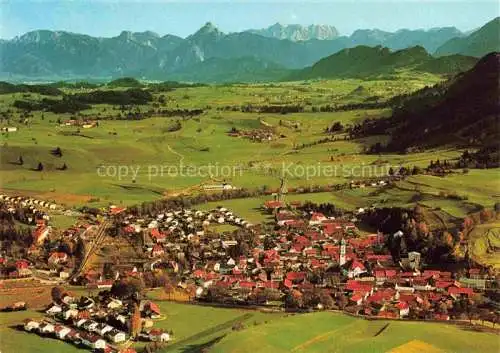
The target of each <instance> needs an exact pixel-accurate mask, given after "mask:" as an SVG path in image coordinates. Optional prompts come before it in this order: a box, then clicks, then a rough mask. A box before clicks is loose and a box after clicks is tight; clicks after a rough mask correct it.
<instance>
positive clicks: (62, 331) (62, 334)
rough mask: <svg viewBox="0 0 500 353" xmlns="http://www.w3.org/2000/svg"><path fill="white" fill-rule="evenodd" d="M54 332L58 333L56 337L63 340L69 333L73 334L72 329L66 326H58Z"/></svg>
mask: <svg viewBox="0 0 500 353" xmlns="http://www.w3.org/2000/svg"><path fill="white" fill-rule="evenodd" d="M54 332H55V333H56V337H57V338H59V339H61V340H62V339H64V337H66V335H67V334H68V333H70V332H71V329H70V328H69V327H66V326H62V325H56V327H55V328H54Z"/></svg>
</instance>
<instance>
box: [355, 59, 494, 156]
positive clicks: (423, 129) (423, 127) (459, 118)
mask: <svg viewBox="0 0 500 353" xmlns="http://www.w3.org/2000/svg"><path fill="white" fill-rule="evenodd" d="M499 62H500V54H498V53H492V54H489V55H487V56H485V57H484V58H482V59H481V60H480V61H479V62H478V63H477V64H476V65H475V66H474V68H472V69H471V70H469V71H467V72H464V73H463V74H461V75H458V76H457V77H455V78H453V79H450V80H448V81H447V82H445V83H443V84H440V85H437V86H435V87H431V88H425V89H422V90H420V91H417V92H416V93H414V94H412V95H410V96H405V97H396V98H395V99H393V104H394V108H393V115H392V117H390V118H388V119H380V120H378V121H376V122H375V123H369V122H364V123H363V124H361V125H360V126H358V127H356V129H355V130H357V131H362V133H361V134H362V135H371V134H379V133H387V134H390V135H391V140H390V142H389V144H388V145H387V149H388V150H391V151H403V150H406V149H408V148H414V147H417V148H422V147H432V146H442V145H445V144H459V145H464V146H477V147H483V146H488V145H491V144H495V143H498V139H499V138H500V135H499V129H498V126H499V117H500V106H499V101H498V96H499V94H500V91H499V85H498V82H499V71H498V67H499Z"/></svg>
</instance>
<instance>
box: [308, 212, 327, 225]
mask: <svg viewBox="0 0 500 353" xmlns="http://www.w3.org/2000/svg"><path fill="white" fill-rule="evenodd" d="M326 220H327V218H326V217H325V215H324V214H323V213H321V212H314V213H313V214H312V215H311V219H310V220H309V224H311V225H313V224H321V222H323V221H326Z"/></svg>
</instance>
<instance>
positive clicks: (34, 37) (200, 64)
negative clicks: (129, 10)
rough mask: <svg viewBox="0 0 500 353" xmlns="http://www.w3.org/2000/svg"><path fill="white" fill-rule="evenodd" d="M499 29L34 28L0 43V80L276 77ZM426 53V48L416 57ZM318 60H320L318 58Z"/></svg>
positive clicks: (485, 42) (456, 42)
mask: <svg viewBox="0 0 500 353" xmlns="http://www.w3.org/2000/svg"><path fill="white" fill-rule="evenodd" d="M498 27H499V21H498V19H495V20H493V21H491V22H489V23H488V24H487V25H485V26H484V27H482V28H481V29H479V30H477V31H474V32H472V33H471V34H469V35H468V36H466V35H465V34H463V33H461V32H460V31H458V30H457V29H456V28H453V27H446V28H436V29H430V30H427V31H424V30H407V29H404V30H399V31H397V32H394V33H391V32H384V31H380V30H358V31H355V32H354V33H353V34H352V35H351V36H338V32H337V31H336V30H335V28H334V27H331V26H308V27H302V26H299V25H288V26H283V25H279V24H276V25H273V26H271V27H269V28H267V29H263V30H249V31H243V32H239V33H223V32H222V31H220V30H219V29H218V28H217V27H216V26H214V25H213V24H212V23H210V22H209V23H206V24H205V25H204V26H203V27H201V28H200V29H199V30H198V31H196V32H195V33H193V34H192V35H190V36H188V37H186V38H181V37H178V36H174V35H164V36H160V35H158V34H156V33H154V32H150V31H146V32H128V31H123V32H122V33H120V35H118V36H116V37H111V38H101V37H92V36H88V35H84V34H76V33H69V32H64V31H48V30H38V31H32V32H28V33H26V34H24V35H22V36H19V37H16V38H14V39H12V40H1V41H0V53H1V55H0V78H1V79H4V80H9V81H15V80H34V79H35V80H44V79H45V80H61V79H63V80H68V79H87V78H101V79H110V78H115V77H123V76H133V77H136V78H144V79H158V80H189V81H198V82H227V81H260V80H278V79H282V78H285V77H288V76H290V72H287V71H288V70H300V69H304V68H306V67H311V66H314V65H315V63H316V62H317V61H319V60H321V59H322V58H325V57H328V56H331V55H332V54H334V53H338V52H340V51H342V50H344V49H346V48H353V47H356V46H369V47H377V46H381V47H386V48H388V49H391V50H395V51H396V53H397V52H398V51H400V50H401V49H405V48H412V47H416V46H418V47H421V48H423V49H425V50H426V51H427V52H429V53H433V52H434V51H435V50H437V52H438V53H439V54H440V55H442V56H445V55H448V54H465V55H472V56H476V57H479V56H482V55H484V54H486V53H488V52H491V51H493V50H496V48H497V46H498V41H496V42H495V40H496V39H497V34H498V33H495V29H497V32H498ZM492 38H493V39H492ZM450 43H451V44H450ZM470 43H481V44H480V45H473V44H470ZM471 47H473V50H470V48H471ZM447 48H451V49H447ZM339 54H340V53H339ZM424 56H425V57H427V56H428V54H427V55H421V56H420V57H422V58H424ZM445 57H446V59H442V61H441V63H442V64H443V65H444V66H445V67H447V66H449V65H448V62H451V64H450V65H452V66H455V67H461V65H462V64H455V62H454V58H458V59H459V60H460V61H461V62H462V61H463V62H469V61H468V60H469V59H464V58H461V57H456V56H453V57H449V56H445ZM367 60H368V58H367ZM370 60H371V59H370ZM429 62H430V61H429V60H426V63H427V64H429ZM426 63H424V62H422V63H421V64H422V65H424V64H426ZM414 64H415V65H414V66H417V63H416V62H415V63H414ZM323 65H324V62H323V61H320V63H318V64H316V66H317V67H322V66H323ZM431 66H432V65H431ZM437 66H438V65H437V64H435V65H434V68H435V67H437ZM367 68H369V67H367ZM306 70H307V69H306ZM335 70H337V71H338V69H334V71H335ZM425 70H427V71H431V70H430V69H428V68H427V69H425ZM441 71H443V70H441ZM444 71H450V70H449V69H446V70H444ZM451 71H453V70H451Z"/></svg>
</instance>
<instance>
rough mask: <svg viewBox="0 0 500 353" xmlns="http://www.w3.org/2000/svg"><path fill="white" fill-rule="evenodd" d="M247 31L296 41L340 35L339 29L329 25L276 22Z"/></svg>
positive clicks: (332, 37) (328, 38)
mask: <svg viewBox="0 0 500 353" xmlns="http://www.w3.org/2000/svg"><path fill="white" fill-rule="evenodd" d="M247 32H250V33H255V34H259V35H261V36H263V37H269V38H277V39H288V40H291V41H294V42H297V41H303V40H311V39H318V40H331V39H335V38H337V37H338V36H339V32H338V31H337V29H336V28H335V27H334V26H328V25H310V26H301V25H297V24H291V25H282V24H281V23H275V24H273V25H272V26H269V27H267V28H262V29H249V30H248V31H247Z"/></svg>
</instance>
